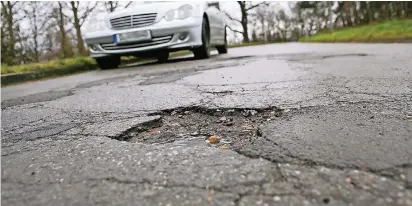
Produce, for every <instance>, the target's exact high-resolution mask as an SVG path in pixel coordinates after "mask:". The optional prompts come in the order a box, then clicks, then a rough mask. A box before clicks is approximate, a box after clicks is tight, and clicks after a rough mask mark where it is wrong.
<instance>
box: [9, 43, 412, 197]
mask: <svg viewBox="0 0 412 206" xmlns="http://www.w3.org/2000/svg"><path fill="white" fill-rule="evenodd" d="M411 53H412V50H411V47H410V45H402V44H397V45H379V44H377V45H373V44H369V45H362V44H350V45H345V44H334V45H328V44H276V45H266V46H259V47H248V48H238V49H232V50H231V51H230V54H229V55H223V56H222V57H214V58H212V59H210V60H202V61H189V62H185V61H184V60H183V61H181V60H174V61H173V62H170V63H168V64H164V65H153V64H151V65H144V66H142V67H138V68H133V67H131V68H125V69H120V70H118V71H108V72H109V73H110V74H108V75H107V76H106V78H103V80H102V79H97V78H91V79H92V80H91V81H89V82H88V81H82V83H80V84H75V85H71V86H65V88H68V89H66V90H68V91H75V92H74V93H70V95H69V96H68V95H65V96H64V95H63V94H68V93H62V94H61V95H62V96H58V95H57V96H55V98H50V97H47V96H46V97H45V96H41V97H40V98H37V99H36V98H34V97H30V98H29V99H32V100H30V101H29V100H26V102H27V103H28V104H26V103H24V104H14V105H13V104H10V105H9V106H7V107H5V108H3V110H2V160H1V161H2V200H1V201H2V204H4V205H28V204H30V205H59V204H62V203H64V204H79V205H95V204H103V205H134V204H135V203H136V202H139V205H291V204H294V205H412V181H411V180H412V167H411V165H412V162H411V159H412V154H411V152H410V149H409V148H411V147H412V144H411V142H412V140H411V138H410V133H411V131H412V128H411V127H412V105H411V102H412V96H411V95H410V94H411V89H412V88H411V85H410V82H412V76H411V68H410V65H412V64H410V63H411V62H410V61H411V60H410V59H411V58H410V54H411ZM256 54H259V55H256ZM364 54H365V55H364ZM325 57H326V58H325ZM332 57H333V58H332ZM377 57H379V58H377ZM105 72H107V71H105ZM116 72H118V73H116ZM125 75H126V76H128V77H125ZM63 81H65V80H63ZM106 83H107V84H106ZM76 86H77V88H76ZM16 88H17V87H16ZM74 88H75V89H74ZM8 89H10V90H12V89H13V87H11V88H8ZM2 104H3V102H2ZM2 107H3V105H2ZM211 135H216V136H220V137H221V138H222V142H220V144H217V145H211V144H208V143H207V142H205V139H206V138H208V136H211ZM223 145H225V147H219V146H223Z"/></svg>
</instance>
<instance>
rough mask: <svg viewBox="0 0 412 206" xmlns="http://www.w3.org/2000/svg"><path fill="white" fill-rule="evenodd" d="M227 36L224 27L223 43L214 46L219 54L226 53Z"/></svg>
mask: <svg viewBox="0 0 412 206" xmlns="http://www.w3.org/2000/svg"><path fill="white" fill-rule="evenodd" d="M227 48H228V46H227V36H226V29H225V44H224V45H221V46H216V49H217V52H219V54H226V53H227Z"/></svg>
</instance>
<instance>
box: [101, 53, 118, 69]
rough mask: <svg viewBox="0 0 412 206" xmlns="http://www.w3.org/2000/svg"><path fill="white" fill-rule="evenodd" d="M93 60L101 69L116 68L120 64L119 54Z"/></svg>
mask: <svg viewBox="0 0 412 206" xmlns="http://www.w3.org/2000/svg"><path fill="white" fill-rule="evenodd" d="M95 60H96V62H97V65H99V67H100V69H102V70H106V69H116V68H117V67H119V65H120V56H108V57H102V58H96V59H95Z"/></svg>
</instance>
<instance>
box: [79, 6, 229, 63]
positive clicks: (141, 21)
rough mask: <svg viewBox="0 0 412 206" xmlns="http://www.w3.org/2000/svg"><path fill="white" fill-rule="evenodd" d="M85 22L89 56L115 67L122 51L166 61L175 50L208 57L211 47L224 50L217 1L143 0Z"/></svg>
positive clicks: (221, 51)
mask: <svg viewBox="0 0 412 206" xmlns="http://www.w3.org/2000/svg"><path fill="white" fill-rule="evenodd" d="M85 26H86V27H85V28H86V29H85V32H84V35H83V38H84V40H85V42H86V44H87V46H88V48H89V50H90V56H91V57H92V58H94V59H96V62H97V63H98V65H99V66H100V68H102V69H110V68H116V67H118V66H119V64H120V57H121V56H130V55H133V56H136V57H144V58H145V57H148V58H153V57H154V58H157V59H158V61H160V62H165V61H167V59H168V58H169V52H174V51H179V50H191V51H192V52H193V54H194V56H195V58H197V59H203V58H209V57H210V48H212V47H215V48H216V49H217V51H218V52H219V54H221V53H227V51H228V46H227V38H226V21H225V16H224V14H223V13H222V12H221V11H220V9H219V2H146V3H142V4H138V5H136V6H134V7H132V8H128V9H124V10H120V11H116V12H113V13H109V14H105V15H103V16H94V17H93V18H90V20H89V21H88V23H87V24H86V25H85Z"/></svg>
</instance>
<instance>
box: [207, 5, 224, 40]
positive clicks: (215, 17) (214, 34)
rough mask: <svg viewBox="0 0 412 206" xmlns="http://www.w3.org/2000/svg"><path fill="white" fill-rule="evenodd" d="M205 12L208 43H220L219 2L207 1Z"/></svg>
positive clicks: (220, 20)
mask: <svg viewBox="0 0 412 206" xmlns="http://www.w3.org/2000/svg"><path fill="white" fill-rule="evenodd" d="M206 14H207V16H208V17H209V27H210V43H211V44H212V45H221V44H222V43H221V42H222V34H221V33H222V19H221V15H220V10H219V2H216V1H213V2H212V1H209V2H207V9H206Z"/></svg>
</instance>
